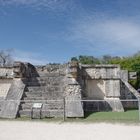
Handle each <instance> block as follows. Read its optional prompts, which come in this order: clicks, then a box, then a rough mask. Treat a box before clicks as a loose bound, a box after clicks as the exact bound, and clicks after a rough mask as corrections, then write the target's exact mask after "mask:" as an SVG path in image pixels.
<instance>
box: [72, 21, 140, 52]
mask: <svg viewBox="0 0 140 140" xmlns="http://www.w3.org/2000/svg"><path fill="white" fill-rule="evenodd" d="M70 30H71V31H70V32H71V33H72V34H71V37H70V39H71V40H75V41H76V40H81V42H86V43H89V44H90V45H89V47H88V48H87V49H90V50H92V51H94V50H96V51H98V52H103V51H104V52H105V53H106V52H108V53H110V54H111V53H112V54H115V53H116V54H117V53H119V52H121V51H122V54H123V55H125V52H127V54H132V53H135V52H136V51H138V50H140V39H139V37H140V26H139V24H136V23H134V22H132V21H129V20H123V19H114V20H107V19H105V20H102V21H101V20H87V21H84V22H83V20H82V21H80V22H76V24H75V25H74V26H73V27H72V28H71V29H70ZM87 46H88V45H86V47H87ZM127 54H126V55H127Z"/></svg>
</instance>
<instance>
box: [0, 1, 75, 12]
mask: <svg viewBox="0 0 140 140" xmlns="http://www.w3.org/2000/svg"><path fill="white" fill-rule="evenodd" d="M0 5H3V6H5V5H15V6H16V5H17V6H19V5H22V6H28V7H32V8H36V9H38V10H40V9H42V8H47V9H51V10H61V11H63V10H67V9H70V8H73V7H74V3H73V0H68V1H67V0H0Z"/></svg>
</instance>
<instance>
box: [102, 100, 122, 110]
mask: <svg viewBox="0 0 140 140" xmlns="http://www.w3.org/2000/svg"><path fill="white" fill-rule="evenodd" d="M104 100H105V101H106V102H107V103H108V104H109V105H110V108H111V109H112V111H115V112H123V111H124V109H123V106H122V103H121V101H120V99H119V98H104Z"/></svg>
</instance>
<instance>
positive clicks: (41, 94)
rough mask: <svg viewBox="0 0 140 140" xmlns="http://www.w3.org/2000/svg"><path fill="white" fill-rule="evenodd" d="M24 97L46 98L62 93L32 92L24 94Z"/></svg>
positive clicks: (61, 93)
mask: <svg viewBox="0 0 140 140" xmlns="http://www.w3.org/2000/svg"><path fill="white" fill-rule="evenodd" d="M24 95H25V96H27V97H28V96H37V97H41V96H47V95H63V92H59V91H58V92H57V91H56V92H42V91H41V92H40V91H34V92H25V93H24Z"/></svg>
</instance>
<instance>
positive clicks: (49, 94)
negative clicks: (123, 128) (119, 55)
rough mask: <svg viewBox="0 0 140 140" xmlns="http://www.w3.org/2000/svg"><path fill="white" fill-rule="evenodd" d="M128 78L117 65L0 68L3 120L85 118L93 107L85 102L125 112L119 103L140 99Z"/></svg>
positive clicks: (1, 114)
mask: <svg viewBox="0 0 140 140" xmlns="http://www.w3.org/2000/svg"><path fill="white" fill-rule="evenodd" d="M128 75H129V74H128V71H124V70H121V69H120V67H119V66H118V65H81V64H78V63H77V62H71V63H68V64H63V65H46V66H33V65H31V64H29V63H22V62H15V63H14V66H13V67H7V68H0V117H1V118H16V117H22V116H26V117H31V116H32V117H36V116H39V115H41V117H42V118H45V117H62V116H63V115H64V113H65V115H66V117H84V110H85V109H86V108H87V107H90V104H91V103H85V102H83V101H82V100H104V101H105V103H106V104H103V103H101V104H100V108H102V109H103V110H104V106H106V105H108V107H109V108H110V109H111V110H112V111H124V107H125V104H123V103H122V102H121V101H120V99H131V98H137V97H138V96H139V93H138V92H137V91H136V90H135V89H134V88H133V87H132V86H131V85H130V84H129V83H128V79H129V76H128ZM128 94H129V96H128ZM37 108H39V111H38V110H37ZM40 113H41V114H40Z"/></svg>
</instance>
